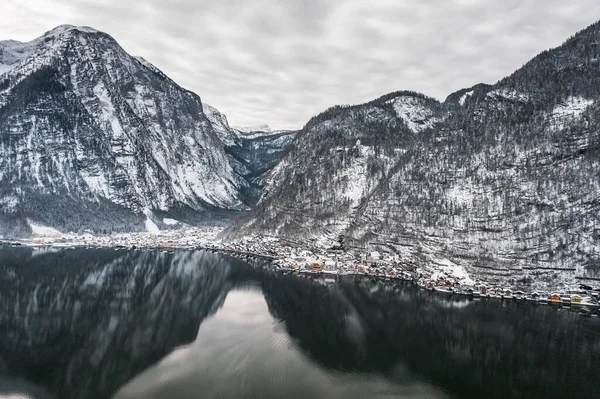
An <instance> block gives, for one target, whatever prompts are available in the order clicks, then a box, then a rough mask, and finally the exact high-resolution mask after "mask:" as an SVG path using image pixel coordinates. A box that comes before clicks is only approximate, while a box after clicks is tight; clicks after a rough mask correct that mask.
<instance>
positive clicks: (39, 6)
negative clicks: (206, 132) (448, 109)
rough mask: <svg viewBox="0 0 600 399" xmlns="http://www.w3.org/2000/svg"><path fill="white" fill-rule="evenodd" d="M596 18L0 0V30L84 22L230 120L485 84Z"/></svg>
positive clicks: (298, 5)
mask: <svg viewBox="0 0 600 399" xmlns="http://www.w3.org/2000/svg"><path fill="white" fill-rule="evenodd" d="M597 19H600V1H598V0H575V1H566V0H258V1H252V0H210V1H207V0H135V1H130V0H2V7H1V12H0V39H15V40H21V41H29V40H31V39H33V38H35V37H37V36H40V35H41V34H42V33H44V32H45V31H47V30H49V29H51V28H53V27H55V26H57V25H61V24H73V25H87V26H91V27H94V28H96V29H99V30H102V31H105V32H107V33H109V34H110V35H111V36H113V37H114V38H115V39H116V40H117V41H118V42H119V43H120V44H121V45H122V46H123V47H124V48H125V50H127V51H128V52H129V53H131V54H133V55H141V56H143V57H144V58H146V59H147V60H148V61H150V62H152V63H153V64H155V65H156V66H157V67H159V68H160V69H161V70H162V71H163V72H165V73H166V74H167V75H168V76H170V77H171V78H172V79H174V80H175V81H176V82H178V83H179V84H180V85H182V86H183V87H185V88H187V89H190V90H192V91H194V92H196V93H197V94H199V95H200V97H201V98H202V99H203V101H205V102H207V103H209V104H212V105H213V106H215V107H217V108H218V109H219V110H220V111H221V112H223V113H225V114H226V115H227V117H228V119H229V121H230V124H232V125H242V126H244V125H254V124H261V123H268V124H269V125H271V127H273V128H299V127H301V126H302V125H304V123H306V121H307V120H308V119H309V118H310V117H311V116H313V115H315V114H317V113H319V112H321V111H323V110H325V109H326V108H328V107H330V106H332V105H335V104H355V103H361V102H365V101H368V100H372V99H374V98H376V97H379V96H381V95H383V94H385V93H388V92H391V91H395V90H405V89H406V90H415V91H420V92H423V93H425V94H428V95H430V96H433V97H436V98H438V99H440V100H443V99H444V98H445V97H446V96H447V95H448V94H450V93H451V92H453V91H456V90H458V89H461V88H463V87H469V86H472V85H474V84H476V83H479V82H485V83H494V82H495V81H497V80H499V79H500V78H502V77H503V76H505V75H508V74H510V73H511V72H512V71H514V70H515V69H517V68H518V67H520V66H521V65H523V63H525V62H526V61H528V60H529V59H530V58H532V57H533V56H535V55H536V54H537V53H539V52H540V51H542V50H544V49H547V48H550V47H556V46H558V45H560V44H561V43H562V42H563V41H564V40H565V39H567V38H568V37H569V36H571V35H573V34H574V33H575V32H577V31H579V30H581V29H583V28H585V27H586V26H588V25H590V24H591V23H593V22H595V21H596V20H597Z"/></svg>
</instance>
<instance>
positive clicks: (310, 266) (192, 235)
mask: <svg viewBox="0 0 600 399" xmlns="http://www.w3.org/2000/svg"><path fill="white" fill-rule="evenodd" d="M222 231H223V228H222V227H204V228H184V229H178V230H165V231H160V232H154V233H124V234H115V235H110V236H108V235H107V236H95V235H92V234H89V233H86V234H73V233H69V234H61V233H59V232H56V231H54V232H53V231H47V232H43V234H37V235H36V236H34V237H33V238H30V239H21V240H0V245H5V246H6V245H9V246H30V247H34V248H114V249H136V250H144V249H145V250H149V249H153V250H160V251H163V252H172V251H174V250H196V249H203V250H210V251H218V252H222V253H227V254H231V255H234V256H239V257H252V258H261V259H264V260H266V261H268V263H269V267H271V268H273V269H274V270H278V271H281V272H287V273H293V274H295V275H298V276H303V275H319V274H324V275H358V276H366V277H368V278H375V279H383V280H390V281H392V280H402V281H409V282H411V283H413V284H416V285H418V286H419V287H421V288H422V289H425V290H430V291H432V292H437V293H439V294H442V295H457V296H467V297H472V298H484V299H499V300H522V301H528V302H532V303H536V304H550V305H555V306H560V307H570V308H572V309H574V310H581V311H582V312H584V313H590V314H593V315H597V312H598V311H599V310H600V301H599V299H600V298H599V294H600V287H591V286H587V285H579V286H577V287H565V288H563V289H554V290H552V291H547V292H542V291H531V292H525V291H524V290H521V289H518V288H515V287H510V286H508V285H505V286H500V285H499V284H490V283H488V282H485V281H480V280H473V279H472V278H471V277H470V276H469V275H468V273H467V272H466V270H465V269H464V268H463V267H460V266H457V265H455V264H452V263H451V262H448V261H440V262H436V263H437V264H436V265H428V264H423V262H417V261H415V260H413V259H403V258H401V257H400V256H399V255H397V254H389V253H381V252H379V251H372V252H358V251H357V252H352V251H343V250H341V249H331V248H324V247H322V246H319V245H313V246H311V247H310V248H306V247H305V246H302V245H299V244H298V243H294V242H291V241H287V240H285V239H282V238H277V237H266V236H256V237H246V238H244V239H241V240H239V241H235V242H228V241H224V240H221V239H219V235H220V233H221V232H222Z"/></svg>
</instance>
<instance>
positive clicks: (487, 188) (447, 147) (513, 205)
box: [230, 23, 600, 285]
mask: <svg viewBox="0 0 600 399" xmlns="http://www.w3.org/2000/svg"><path fill="white" fill-rule="evenodd" d="M598 43H600V23H596V24H594V25H592V26H590V27H589V28H587V29H585V30H583V31H582V32H580V33H578V34H577V35H575V36H574V37H572V38H571V39H569V40H568V41H567V42H565V43H564V44H563V45H562V46H560V47H558V48H556V49H553V50H550V51H545V52H543V53H542V54H540V55H539V56H537V57H535V58H534V59H533V60H531V61H530V62H529V63H527V64H526V65H525V66H524V67H522V68H521V69H519V70H518V71H516V72H515V73H514V74H512V75H511V76H509V77H507V78H505V79H502V80H501V81H500V82H498V83H497V84H495V85H483V84H482V85H477V86H474V87H472V88H468V89H463V90H461V91H459V92H457V93H453V94H451V95H450V96H448V98H447V100H446V101H445V102H444V103H443V104H439V103H437V102H435V101H434V100H429V99H427V98H426V97H424V96H418V95H414V94H413V95H398V94H391V95H389V96H386V97H384V98H382V99H379V100H375V101H374V102H371V103H367V104H363V105H359V106H353V107H336V108H334V109H332V110H329V111H327V112H325V113H323V114H321V115H320V116H318V117H316V118H313V120H311V121H310V122H309V123H308V124H307V125H306V126H305V127H304V128H303V129H302V131H300V133H299V134H298V135H297V137H296V140H295V143H294V148H293V149H292V151H291V152H290V153H289V154H288V155H287V156H286V157H284V159H283V160H282V162H281V163H280V164H279V165H278V166H277V167H276V169H275V170H274V172H273V174H272V175H271V179H270V181H269V184H268V185H267V187H266V188H265V193H264V195H263V198H262V200H261V202H260V203H259V205H258V206H257V207H256V209H254V210H253V211H252V212H251V213H250V214H249V215H246V216H245V217H242V218H241V219H240V220H239V221H238V222H237V223H236V225H235V226H234V227H233V228H232V229H230V234H231V235H233V236H239V235H244V234H254V233H257V232H259V233H268V234H281V235H288V236H292V237H294V238H297V239H304V240H311V239H322V238H323V237H325V238H329V239H330V240H329V241H330V242H334V241H336V240H338V239H339V240H340V241H341V242H342V243H343V244H344V245H346V246H357V247H361V248H365V247H370V248H382V249H384V250H386V251H394V252H396V253H399V254H401V255H402V256H405V257H407V258H412V259H416V260H421V261H422V262H423V263H426V264H440V265H461V266H464V267H465V268H466V269H467V270H468V272H469V273H470V274H472V275H473V276H474V277H483V278H485V279H486V280H490V281H494V280H498V281H503V282H506V281H510V282H512V283H517V282H520V283H524V284H552V285H556V284H557V283H558V282H561V283H562V282H566V283H572V284H573V283H575V282H577V281H583V282H585V281H586V280H585V279H586V278H597V277H600V201H598V198H600V85H599V83H600V61H599V60H600V48H599V46H598Z"/></svg>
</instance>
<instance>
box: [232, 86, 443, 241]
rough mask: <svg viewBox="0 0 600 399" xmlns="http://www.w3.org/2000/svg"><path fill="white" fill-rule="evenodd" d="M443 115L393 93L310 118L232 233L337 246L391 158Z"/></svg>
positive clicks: (431, 102) (417, 98)
mask: <svg viewBox="0 0 600 399" xmlns="http://www.w3.org/2000/svg"><path fill="white" fill-rule="evenodd" d="M446 116H447V111H446V110H445V109H444V107H443V106H442V104H440V103H439V102H438V101H437V100H435V99H432V98H428V97H426V96H423V95H421V94H418V93H413V92H395V93H390V94H388V95H385V96H383V97H381V98H379V99H377V100H374V101H371V102H369V103H366V104H361V105H357V106H337V107H333V108H331V109H329V110H327V111H325V112H324V113H322V114H320V115H318V116H316V117H314V118H312V119H311V120H310V121H309V122H308V123H307V124H306V126H305V127H304V128H303V129H302V130H301V131H300V132H299V133H298V134H297V136H296V139H295V141H294V143H293V145H292V150H291V151H290V152H289V153H288V154H287V155H286V156H285V157H284V158H283V159H282V161H281V162H280V163H279V164H278V165H277V166H276V167H275V169H274V170H273V172H272V173H271V175H270V177H269V181H268V183H267V186H266V187H265V190H264V193H263V196H262V199H261V202H260V203H259V206H258V207H257V208H256V209H255V210H253V211H252V212H250V214H248V215H247V216H245V217H242V218H241V219H240V220H239V221H238V222H237V223H236V224H235V226H234V227H233V228H232V232H233V233H234V234H235V235H237V234H246V233H248V232H254V231H267V232H270V233H273V234H293V235H299V236H301V237H317V236H322V235H327V236H329V237H332V238H333V239H337V237H338V236H339V235H342V234H343V233H344V232H345V231H346V230H347V229H348V227H349V226H350V223H351V221H352V219H353V218H354V215H355V213H356V212H357V210H358V209H359V207H360V204H361V203H362V201H363V200H364V199H365V198H366V197H368V195H369V193H370V192H372V191H373V189H374V188H375V187H376V186H377V184H378V182H379V181H380V180H381V179H384V178H386V176H387V175H388V174H389V173H390V171H391V169H392V167H393V166H394V164H395V163H396V161H397V159H398V158H399V157H401V156H403V154H404V153H405V152H406V151H408V150H410V149H411V148H412V146H413V144H414V142H415V141H417V140H419V136H420V135H421V134H422V131H423V130H424V129H425V128H426V127H428V126H432V125H434V124H436V123H438V122H439V121H442V120H443V119H444V118H445V117H446Z"/></svg>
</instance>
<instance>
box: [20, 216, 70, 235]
mask: <svg viewBox="0 0 600 399" xmlns="http://www.w3.org/2000/svg"><path fill="white" fill-rule="evenodd" d="M27 223H28V224H29V227H30V228H31V231H32V232H33V234H34V235H36V236H42V237H44V236H53V235H61V234H62V233H61V232H60V231H58V230H56V229H55V228H52V227H48V226H44V225H42V224H37V223H35V222H33V221H32V220H31V219H27Z"/></svg>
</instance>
